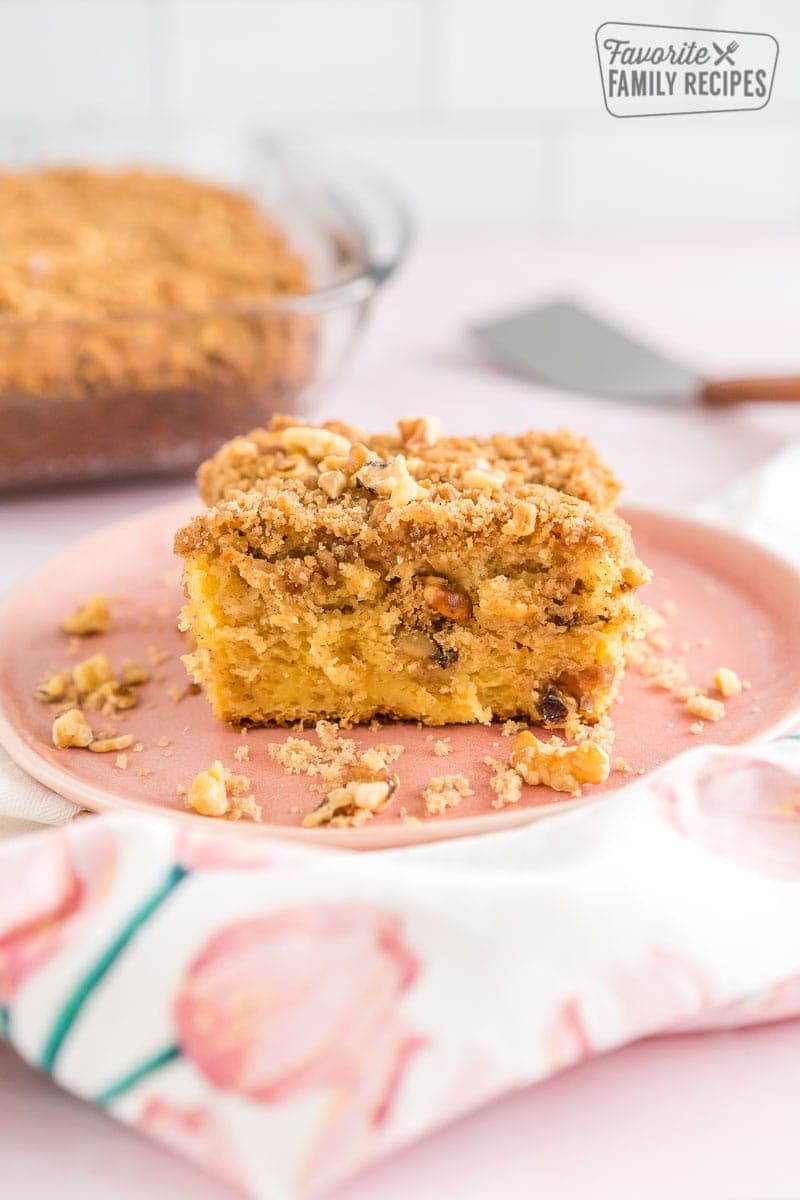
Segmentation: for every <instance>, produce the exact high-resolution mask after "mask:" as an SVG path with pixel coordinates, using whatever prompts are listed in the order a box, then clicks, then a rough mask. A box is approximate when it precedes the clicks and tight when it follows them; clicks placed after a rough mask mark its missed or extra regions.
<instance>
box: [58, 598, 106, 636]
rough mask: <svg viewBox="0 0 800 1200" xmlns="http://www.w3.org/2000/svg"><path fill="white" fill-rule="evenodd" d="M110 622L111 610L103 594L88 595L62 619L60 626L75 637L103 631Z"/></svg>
mask: <svg viewBox="0 0 800 1200" xmlns="http://www.w3.org/2000/svg"><path fill="white" fill-rule="evenodd" d="M110 624H111V611H110V609H109V607H108V601H107V600H106V598H105V596H90V597H89V599H88V600H87V601H86V602H85V603H84V604H80V605H79V606H78V607H77V608H76V609H75V611H74V612H72V613H68V615H67V616H66V617H64V618H63V619H62V621H61V628H62V629H63V630H64V632H65V633H71V634H74V635H75V636H76V637H86V636H88V635H89V634H92V633H105V632H106V631H107V630H108V627H109V626H110Z"/></svg>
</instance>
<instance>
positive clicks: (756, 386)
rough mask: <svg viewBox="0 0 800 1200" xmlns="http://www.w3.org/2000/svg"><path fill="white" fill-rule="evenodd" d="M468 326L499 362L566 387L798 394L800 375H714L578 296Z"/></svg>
mask: <svg viewBox="0 0 800 1200" xmlns="http://www.w3.org/2000/svg"><path fill="white" fill-rule="evenodd" d="M470 332H471V333H472V335H473V336H474V337H475V338H477V340H478V341H479V342H480V344H481V345H482V346H483V347H484V348H485V349H486V350H487V352H488V353H489V355H490V356H491V358H492V359H493V360H494V361H495V362H496V363H497V364H498V365H499V366H501V367H503V368H504V369H506V370H510V371H514V372H516V373H517V374H522V375H526V376H528V377H529V378H532V379H536V380H539V381H540V382H542V383H547V384H549V385H550V386H552V387H557V388H563V389H564V390H565V391H570V392H584V393H589V394H590V395H597V396H611V397H615V398H617V399H621V400H634V401H637V402H638V401H651V402H654V403H660V404H663V403H670V404H691V403H693V402H695V401H698V400H702V401H705V402H706V403H711V404H730V403H735V402H737V401H742V400H800V379H795V378H778V379H735V380H725V381H713V382H708V381H706V380H704V379H703V378H702V376H701V375H700V374H699V372H697V371H696V370H693V369H692V368H691V367H690V366H688V365H686V364H685V363H681V362H678V361H676V360H675V359H672V358H669V357H668V356H667V355H665V354H662V353H661V352H660V351H659V350H657V349H655V348H654V347H652V346H648V345H646V344H645V343H644V342H642V341H639V339H638V338H636V337H634V336H632V335H631V334H629V333H628V332H626V331H625V330H623V329H620V328H618V327H617V326H615V325H611V324H610V323H609V322H607V321H605V320H603V318H602V317H599V316H597V315H596V314H595V313H593V312H591V311H590V310H589V309H587V308H585V307H584V306H583V305H581V304H577V303H575V302H574V301H572V300H567V299H559V300H553V301H550V302H549V303H547V304H541V305H538V306H536V307H533V308H528V309H525V310H524V311H522V312H518V313H514V314H512V315H510V316H508V317H505V318H501V319H500V320H496V321H491V322H489V323H487V324H482V325H476V326H473V327H472V329H471V330H470Z"/></svg>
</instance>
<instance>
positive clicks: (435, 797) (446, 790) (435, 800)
mask: <svg viewBox="0 0 800 1200" xmlns="http://www.w3.org/2000/svg"><path fill="white" fill-rule="evenodd" d="M472 795H474V793H473V791H472V788H471V787H470V786H469V780H468V779H467V777H466V775H436V776H434V778H433V779H431V780H430V781H429V783H428V784H427V786H426V787H424V788H423V789H422V801H423V804H424V805H425V812H426V814H427V816H429V817H439V816H441V814H442V813H443V812H445V810H446V809H448V808H455V807H456V805H458V804H460V803H461V801H462V800H463V799H464V797H465V796H472Z"/></svg>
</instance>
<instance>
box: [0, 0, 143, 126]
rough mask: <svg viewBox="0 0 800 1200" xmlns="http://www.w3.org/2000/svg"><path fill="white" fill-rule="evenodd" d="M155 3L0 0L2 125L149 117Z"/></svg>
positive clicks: (80, 0)
mask: <svg viewBox="0 0 800 1200" xmlns="http://www.w3.org/2000/svg"><path fill="white" fill-rule="evenodd" d="M150 21H151V5H150V2H149V0H2V2H0V120H2V121H3V123H9V122H12V121H18V122H19V123H20V124H25V123H28V122H30V121H31V120H39V121H42V122H44V121H46V120H47V119H48V118H51V117H54V116H58V117H59V118H62V119H63V118H64V117H76V116H81V115H91V114H94V113H104V114H105V115H106V117H108V118H113V117H114V116H115V115H118V114H131V113H134V114H142V115H145V114H147V113H148V112H149V111H150V108H151V102H152V75H151V66H152V60H151V51H152V45H151V39H150V31H151V25H150Z"/></svg>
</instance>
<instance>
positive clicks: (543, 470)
mask: <svg viewBox="0 0 800 1200" xmlns="http://www.w3.org/2000/svg"><path fill="white" fill-rule="evenodd" d="M398 428H399V433H398V434H397V435H391V434H375V435H370V434H367V433H366V432H365V431H364V430H362V429H357V428H354V427H352V426H348V425H345V424H344V423H343V422H340V421H328V422H326V423H325V424H324V425H322V426H310V425H309V426H298V425H297V424H296V423H295V420H294V419H293V418H291V417H284V416H278V417H274V418H273V419H272V421H271V423H270V425H269V427H268V428H266V429H254V430H251V432H250V433H248V434H246V435H245V436H244V437H241V438H234V439H233V440H232V441H231V442H228V443H227V444H226V445H225V446H223V447H222V448H221V449H220V450H219V451H218V452H217V454H216V455H215V456H214V458H212V459H210V460H209V461H208V462H206V463H204V464H203V466H202V467H201V468H200V471H199V473H198V481H199V484H200V491H201V495H202V496H203V499H204V500H205V501H206V503H207V504H216V503H218V502H219V501H220V500H223V499H225V498H230V497H232V496H233V497H235V496H236V495H238V494H239V493H240V492H242V491H247V490H250V489H254V488H255V489H265V488H267V489H268V487H269V484H270V481H271V480H273V479H274V478H275V477H276V476H280V477H282V479H283V480H289V479H291V480H294V481H295V482H296V483H297V485H298V488H299V491H300V493H301V494H303V493H304V492H305V491H306V490H311V491H319V490H321V491H322V492H323V494H327V497H328V498H329V499H335V500H338V499H339V498H340V497H341V496H342V495H345V496H347V495H349V494H351V493H352V495H353V496H354V497H355V498H356V499H357V500H358V501H362V500H363V499H364V497H363V495H362V493H363V492H367V493H372V495H373V502H376V501H377V500H380V499H384V498H387V497H388V498H389V502H390V504H392V505H393V506H400V505H405V504H407V503H409V502H410V501H411V500H413V499H423V498H424V493H425V490H426V489H428V491H430V489H432V488H433V489H435V488H436V487H437V485H438V486H442V485H449V486H450V487H451V488H456V489H457V490H458V491H463V492H467V493H469V494H470V495H472V496H473V497H475V498H476V499H477V498H479V497H481V496H484V497H485V498H487V499H489V498H491V496H492V495H493V494H494V493H495V492H497V491H499V490H502V491H504V492H506V493H509V494H512V495H513V494H515V493H517V492H519V491H520V489H523V488H524V487H525V485H529V484H537V485H544V486H546V487H550V488H554V489H555V490H557V491H560V492H564V493H566V494H568V495H572V496H575V497H577V498H579V499H582V500H586V501H588V502H589V503H591V504H593V505H595V506H596V507H598V508H601V509H609V508H611V507H612V505H613V504H614V501H615V500H616V497H617V495H618V493H619V485H618V483H617V481H616V480H615V478H614V476H613V475H612V473H611V471H610V470H609V469H608V468H607V467H606V466H605V465H604V464H603V463H602V462H601V461H600V459H599V458H598V456H597V454H596V453H595V451H594V449H593V448H592V446H591V445H590V443H589V442H588V441H586V440H585V439H582V438H578V437H576V436H575V435H574V434H571V433H569V432H567V431H566V430H559V431H558V432H557V433H552V434H544V433H524V434H520V435H518V436H516V437H511V436H506V435H503V434H496V435H494V436H492V437H485V438H477V437H473V438H456V437H447V438H445V437H444V436H443V434H442V430H441V424H440V422H438V421H437V420H436V418H431V417H418V418H409V419H408V420H405V421H401V422H399V423H398ZM323 475H324V476H326V477H327V478H326V479H325V481H324V483H323V484H322V485H321V486H320V477H321V476H323ZM332 493H335V494H332ZM430 498H434V496H431V497H430ZM523 516H524V514H523ZM506 519H507V520H513V515H512V514H509V516H508V517H507V518H506Z"/></svg>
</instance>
